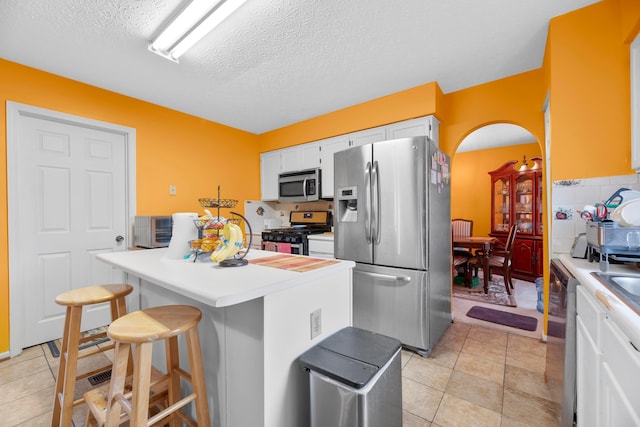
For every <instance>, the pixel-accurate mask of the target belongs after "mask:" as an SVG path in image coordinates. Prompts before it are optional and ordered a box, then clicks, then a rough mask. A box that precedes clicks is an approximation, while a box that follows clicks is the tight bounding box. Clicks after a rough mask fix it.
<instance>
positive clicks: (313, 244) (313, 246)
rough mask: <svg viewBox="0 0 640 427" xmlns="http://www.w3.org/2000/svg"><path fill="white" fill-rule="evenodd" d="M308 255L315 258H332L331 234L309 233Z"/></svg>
mask: <svg viewBox="0 0 640 427" xmlns="http://www.w3.org/2000/svg"><path fill="white" fill-rule="evenodd" d="M308 239H309V256H310V257H315V258H330V259H333V258H334V256H333V254H334V252H333V236H332V235H327V234H319V235H314V234H312V235H310V236H309V237H308Z"/></svg>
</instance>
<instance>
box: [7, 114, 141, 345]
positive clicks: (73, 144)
mask: <svg viewBox="0 0 640 427" xmlns="http://www.w3.org/2000/svg"><path fill="white" fill-rule="evenodd" d="M16 125H17V135H16V136H15V139H16V140H17V141H18V144H17V145H15V144H14V146H13V150H14V151H13V156H11V157H10V158H9V162H13V164H12V167H11V171H13V172H10V176H11V177H12V181H13V185H10V187H11V188H13V197H11V198H10V203H11V202H13V203H12V206H10V211H12V212H17V214H16V215H11V216H10V227H11V228H12V229H13V231H12V232H11V236H10V266H11V289H12V292H13V290H14V289H16V288H18V287H19V288H20V289H21V290H22V301H19V300H18V301H16V300H14V298H12V304H11V312H12V316H11V320H12V323H13V322H14V321H16V320H18V321H22V322H23V323H22V327H21V328H20V329H22V337H21V340H20V341H21V344H20V349H22V348H25V347H28V346H31V345H34V344H39V343H43V342H46V341H49V340H52V339H56V338H59V337H60V336H61V335H62V331H63V328H64V315H65V307H62V306H59V305H57V304H56V303H55V298H56V296H57V295H58V294H60V293H62V292H65V291H67V290H70V289H76V288H81V287H85V286H89V285H95V284H108V283H122V282H123V280H124V277H123V276H124V275H123V273H122V272H121V271H119V270H116V269H113V268H112V267H110V266H108V265H107V264H104V263H102V262H99V261H97V260H96V258H95V256H96V254H99V253H103V252H111V251H122V250H125V249H126V247H127V246H128V241H129V236H128V234H129V233H128V222H129V220H128V207H127V194H128V191H127V135H126V134H123V133H122V132H113V131H109V130H106V129H100V128H97V127H95V126H86V125H83V124H81V123H69V122H68V121H59V120H52V119H51V118H49V117H40V116H30V115H19V117H18V119H17V124H16ZM16 190H17V191H16ZM16 193H17V194H16ZM16 205H17V206H16ZM16 208H17V211H16ZM118 236H122V237H124V239H120V238H119V237H118ZM16 282H17V283H16ZM20 305H21V306H20ZM16 311H17V312H18V313H21V315H19V314H18V315H16V313H17V312H16ZM109 321H110V311H109V306H108V304H100V305H96V306H90V307H88V308H87V309H85V312H84V313H83V322H82V329H83V330H86V329H90V328H95V327H98V326H102V325H106V324H108V323H109ZM11 332H12V340H11V344H12V349H11V351H12V355H13V354H15V349H14V348H13V347H14V343H15V342H16V341H15V340H14V338H15V337H14V336H13V334H14V333H15V332H16V329H15V328H14V327H13V325H12V331H11Z"/></svg>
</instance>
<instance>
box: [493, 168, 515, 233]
mask: <svg viewBox="0 0 640 427" xmlns="http://www.w3.org/2000/svg"><path fill="white" fill-rule="evenodd" d="M509 181H510V178H509V177H504V178H497V179H496V180H495V181H494V182H493V231H509V226H510V225H511V218H510V206H511V194H510V188H509Z"/></svg>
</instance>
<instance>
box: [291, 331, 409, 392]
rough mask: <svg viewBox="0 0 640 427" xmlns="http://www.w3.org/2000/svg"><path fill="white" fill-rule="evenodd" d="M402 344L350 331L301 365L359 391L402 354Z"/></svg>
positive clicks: (302, 359) (303, 359) (305, 356)
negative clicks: (400, 349)
mask: <svg viewBox="0 0 640 427" xmlns="http://www.w3.org/2000/svg"><path fill="white" fill-rule="evenodd" d="M401 345H402V343H401V342H400V341H399V340H397V339H395V338H391V337H388V336H386V335H381V334H376V333H375V332H371V331H367V330H364V329H360V328H355V327H351V326H349V327H346V328H344V329H342V330H340V331H338V332H336V333H335V334H333V335H331V336H330V337H328V338H326V339H324V340H323V341H322V342H320V343H319V344H317V345H316V346H315V347H312V348H311V349H309V350H308V351H307V352H306V353H304V354H303V355H302V356H301V357H300V363H301V365H302V366H303V367H304V368H306V369H309V370H312V371H315V372H318V373H320V374H323V375H326V376H327V377H329V378H332V379H334V380H336V381H339V382H341V383H343V384H346V385H348V386H350V387H353V388H356V389H359V388H362V387H364V386H365V385H367V383H368V382H369V381H370V380H371V378H373V376H374V375H375V374H376V373H377V372H378V371H379V370H380V368H382V367H383V366H384V365H385V364H386V363H387V362H388V361H389V360H390V359H391V358H392V357H393V355H394V354H395V353H396V352H397V351H398V349H399V348H400V347H401Z"/></svg>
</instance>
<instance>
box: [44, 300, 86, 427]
mask: <svg viewBox="0 0 640 427" xmlns="http://www.w3.org/2000/svg"><path fill="white" fill-rule="evenodd" d="M81 321H82V306H68V307H67V313H66V317H65V321H64V334H63V336H62V348H61V349H60V365H59V366H58V378H57V379H56V392H55V396H54V402H53V417H52V420H51V425H52V426H60V425H61V426H70V425H71V418H72V415H73V397H74V393H75V388H76V375H77V368H78V346H79V342H80V323H81Z"/></svg>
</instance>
